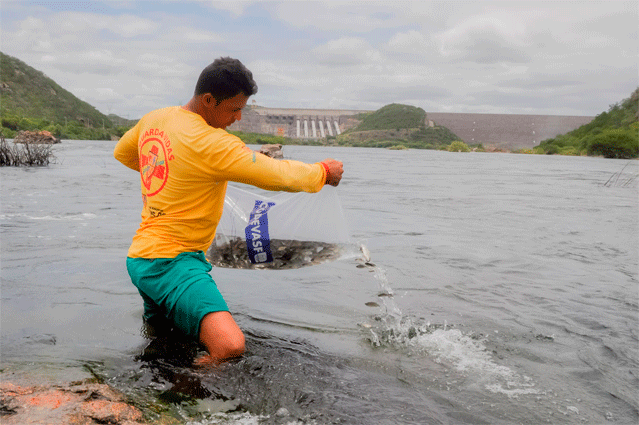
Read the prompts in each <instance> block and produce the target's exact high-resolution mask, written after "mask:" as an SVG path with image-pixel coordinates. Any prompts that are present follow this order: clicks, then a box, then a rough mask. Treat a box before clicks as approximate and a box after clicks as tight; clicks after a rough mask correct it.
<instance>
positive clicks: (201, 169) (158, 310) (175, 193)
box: [114, 58, 343, 364]
mask: <svg viewBox="0 0 639 425" xmlns="http://www.w3.org/2000/svg"><path fill="white" fill-rule="evenodd" d="M256 92H257V85H256V84H255V81H254V80H253V75H252V73H251V72H250V71H249V70H248V69H246V67H245V66H244V65H243V64H242V63H241V62H240V61H239V60H237V59H231V58H219V59H216V60H215V61H214V62H213V63H212V64H210V65H209V66H207V67H206V68H204V70H203V71H202V73H201V74H200V77H199V79H198V81H197V84H196V87H195V93H194V95H193V98H192V99H191V100H189V102H188V103H187V104H186V105H184V106H174V107H168V108H164V109H159V110H156V111H152V112H150V113H148V114H147V115H145V116H144V117H143V118H142V119H141V120H140V121H139V122H138V123H137V124H136V125H135V127H133V128H132V129H131V130H129V131H128V132H127V133H126V134H125V135H124V136H122V138H121V139H120V141H119V142H118V144H117V145H116V147H115V150H114V156H115V158H116V159H117V160H119V161H120V162H122V163H123V164H124V165H126V166H127V167H129V168H132V169H134V170H136V171H139V172H140V177H141V190H142V200H143V209H142V222H141V224H140V227H139V229H138V230H137V232H136V234H135V236H134V237H133V242H132V244H131V246H130V248H129V252H128V257H127V270H128V271H129V275H130V276H131V280H132V282H133V284H134V285H135V286H136V287H137V288H138V291H139V292H140V295H141V296H142V299H143V301H144V320H145V322H147V323H153V322H155V323H162V320H165V319H169V320H170V323H172V324H174V325H175V326H176V327H178V328H179V329H181V330H182V331H183V332H185V333H186V334H188V335H190V336H191V337H193V338H196V339H198V340H199V341H200V342H201V343H202V344H203V345H204V347H205V348H206V350H207V352H208V355H207V356H204V357H203V358H200V359H198V363H200V364H206V363H211V364H217V363H219V362H220V361H223V360H225V359H228V358H231V357H236V356H239V355H241V354H242V353H243V352H244V334H243V333H242V331H241V330H240V328H239V327H238V326H237V324H236V323H235V320H234V319H233V317H232V316H231V314H230V313H229V309H228V306H227V305H226V302H225V301H224V299H223V298H222V295H221V294H220V292H219V291H218V289H217V286H216V284H215V282H214V281H213V279H212V277H211V275H210V274H209V272H210V270H211V268H212V267H211V265H210V263H209V262H208V261H207V260H206V257H205V255H204V252H205V251H206V250H207V248H208V247H209V245H210V244H211V242H212V240H213V238H214V236H215V229H216V227H217V224H218V222H219V220H220V217H221V215H222V207H223V205H224V197H225V193H226V186H227V183H228V181H235V182H241V183H247V184H251V185H254V186H257V187H260V188H263V189H267V190H279V191H289V192H297V191H306V192H318V191H319V190H321V188H322V187H323V186H324V184H330V185H333V186H337V185H338V184H339V182H340V180H341V178H342V173H343V166H342V163H341V162H339V161H335V160H333V159H326V160H324V161H322V162H320V163H315V164H305V163H302V162H298V161H280V160H275V159H272V158H269V157H267V156H266V155H262V154H260V153H256V152H254V151H252V150H251V149H249V148H248V147H246V146H245V145H244V143H243V142H242V141H241V140H240V139H239V138H237V137H235V136H233V135H231V134H229V133H227V132H226V131H225V128H226V127H228V126H229V125H231V124H233V123H234V122H235V121H239V120H240V119H241V118H242V108H244V107H245V106H246V102H247V101H248V99H249V97H250V96H251V95H254V94H255V93H256Z"/></svg>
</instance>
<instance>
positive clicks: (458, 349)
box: [361, 259, 541, 398]
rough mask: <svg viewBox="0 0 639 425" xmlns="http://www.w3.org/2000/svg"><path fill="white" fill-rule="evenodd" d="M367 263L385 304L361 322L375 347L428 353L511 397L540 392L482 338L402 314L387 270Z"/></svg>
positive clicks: (438, 361)
mask: <svg viewBox="0 0 639 425" xmlns="http://www.w3.org/2000/svg"><path fill="white" fill-rule="evenodd" d="M365 264H370V265H371V266H370V267H373V268H374V277H375V280H376V281H377V284H378V286H379V293H378V297H379V298H380V299H381V300H382V303H383V306H380V308H382V310H383V311H382V312H381V314H378V315H376V316H374V317H373V321H372V323H370V324H368V323H364V324H361V326H362V327H363V328H365V329H367V330H368V332H369V335H368V340H369V341H370V343H371V345H372V346H373V347H375V348H378V347H382V348H384V347H388V348H394V349H397V350H400V351H401V350H405V351H408V352H409V353H410V354H416V353H421V354H425V355H427V356H428V357H430V358H432V359H433V360H434V361H435V362H436V363H439V364H442V365H444V366H446V367H448V368H449V369H451V370H455V371H456V372H459V373H461V374H463V375H466V376H472V377H474V378H475V379H476V380H477V381H478V382H479V383H480V384H481V385H482V386H483V387H484V388H485V389H486V390H488V391H490V392H493V393H501V394H505V395H507V396H508V397H509V398H516V397H518V396H520V395H524V394H541V391H539V390H538V389H536V388H534V387H535V383H534V382H533V380H532V379H531V378H529V377H527V376H522V375H520V374H518V373H516V372H515V371H513V370H512V369H511V368H509V367H507V366H503V365H500V364H498V363H496V361H495V360H494V358H493V355H492V354H491V353H490V351H489V350H488V349H487V348H486V346H485V344H484V342H485V341H484V340H483V338H481V337H479V336H476V335H473V334H470V335H466V334H464V333H463V332H462V331H461V330H459V329H456V328H455V327H454V326H451V325H449V324H448V323H447V322H446V321H444V323H441V324H431V323H430V321H426V320H425V319H421V318H414V317H411V316H410V315H404V314H402V311H401V310H400V308H399V307H398V306H397V304H396V303H395V299H394V292H393V289H392V287H391V285H390V283H389V282H388V277H387V276H386V270H385V269H383V268H382V267H379V266H377V265H374V264H373V263H371V262H370V259H369V261H368V262H367V263H365Z"/></svg>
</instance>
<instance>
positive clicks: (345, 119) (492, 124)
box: [229, 105, 594, 149]
mask: <svg viewBox="0 0 639 425" xmlns="http://www.w3.org/2000/svg"><path fill="white" fill-rule="evenodd" d="M366 112H373V111H367V110H348V109H292V108H268V107H262V106H255V105H251V106H248V107H246V108H245V109H244V110H243V111H242V120H241V121H238V122H236V123H234V124H233V125H231V126H230V127H229V130H234V131H243V132H247V133H261V134H271V135H276V136H284V137H289V138H292V139H309V140H312V139H324V138H327V137H336V136H338V135H340V134H341V133H343V132H344V131H346V130H349V129H351V128H354V127H356V126H357V125H358V124H359V122H360V120H359V119H358V115H359V114H362V113H366ZM593 118H594V117H592V116H575V115H518V114H468V113H451V112H426V120H425V123H424V124H425V125H426V126H430V127H433V126H443V127H447V128H448V129H449V130H450V131H452V132H453V133H455V134H456V135H457V136H458V137H459V138H460V139H461V140H462V141H464V142H465V143H467V144H479V143H481V144H483V145H484V146H486V147H489V146H492V147H495V148H500V149H519V148H532V147H534V146H537V145H539V143H540V142H541V141H543V140H546V139H550V138H553V137H556V136H558V135H560V134H564V133H568V132H569V131H572V130H574V129H576V128H578V127H580V126H582V125H584V124H587V123H589V122H590V121H592V120H593Z"/></svg>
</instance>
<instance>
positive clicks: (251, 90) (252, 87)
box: [195, 57, 257, 103]
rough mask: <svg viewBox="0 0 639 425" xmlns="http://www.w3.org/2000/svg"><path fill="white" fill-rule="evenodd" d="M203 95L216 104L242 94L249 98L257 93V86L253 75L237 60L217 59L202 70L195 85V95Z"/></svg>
mask: <svg viewBox="0 0 639 425" xmlns="http://www.w3.org/2000/svg"><path fill="white" fill-rule="evenodd" d="M205 93H211V95H212V96H213V97H214V98H215V99H216V100H217V103H220V102H221V101H223V100H225V99H230V98H232V97H235V96H236V95H238V94H240V93H242V94H244V96H246V97H250V96H252V95H254V94H256V93H257V84H256V83H255V81H254V80H253V74H252V73H251V71H249V70H248V69H247V68H246V67H245V66H244V65H243V64H242V62H240V61H239V60H237V59H233V58H229V57H226V58H219V59H215V61H213V63H212V64H210V65H209V66H207V67H206V68H204V70H202V73H201V74H200V78H198V80H197V84H196V85H195V95H196V96H199V95H202V94H205Z"/></svg>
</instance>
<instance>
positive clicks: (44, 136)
mask: <svg viewBox="0 0 639 425" xmlns="http://www.w3.org/2000/svg"><path fill="white" fill-rule="evenodd" d="M13 142H14V143H26V144H31V143H37V144H54V143H60V139H58V138H56V137H55V136H54V135H53V134H51V133H50V132H48V131H46V130H42V131H28V130H23V131H20V132H18V134H16V137H15V138H14V139H13Z"/></svg>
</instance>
